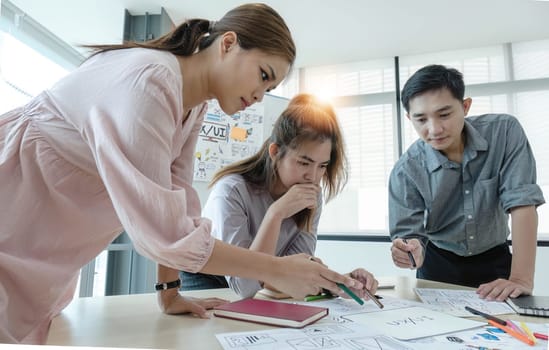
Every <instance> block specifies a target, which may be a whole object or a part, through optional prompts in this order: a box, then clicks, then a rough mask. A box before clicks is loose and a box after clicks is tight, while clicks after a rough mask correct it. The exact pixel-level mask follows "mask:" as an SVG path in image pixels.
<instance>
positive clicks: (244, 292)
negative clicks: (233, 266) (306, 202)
mask: <svg viewBox="0 0 549 350" xmlns="http://www.w3.org/2000/svg"><path fill="white" fill-rule="evenodd" d="M273 202H274V201H273V198H272V197H271V195H270V193H269V191H268V190H266V189H264V188H259V187H257V186H254V185H251V184H248V183H246V181H245V180H244V178H243V177H242V176H241V175H236V174H232V175H228V176H224V177H223V178H221V179H220V180H219V181H218V182H216V184H215V185H214V187H213V188H212V191H211V193H210V195H209V197H208V200H207V201H206V204H205V206H204V209H203V212H202V216H204V217H207V218H209V219H211V220H212V235H213V236H215V237H216V238H218V239H220V240H222V241H224V242H226V243H230V244H233V245H236V246H239V247H243V248H249V247H250V245H251V244H252V241H253V239H254V237H255V235H256V233H257V231H258V230H259V227H260V226H261V222H262V221H263V217H264V216H265V214H266V213H267V209H269V207H270V206H271V204H273ZM317 208H318V209H317V210H316V212H315V216H314V218H313V224H312V232H311V233H307V232H305V231H301V230H299V229H298V228H297V225H296V224H295V221H294V220H293V219H292V218H287V219H285V220H283V221H282V225H281V227H280V235H279V238H278V243H277V247H276V255H277V256H286V255H292V254H298V253H306V254H310V255H314V251H315V247H316V231H317V227H318V220H319V218H320V213H321V211H322V196H319V199H318V206H317ZM226 278H227V282H228V283H229V286H230V287H231V289H233V290H234V291H235V292H236V293H237V294H239V295H240V296H241V297H250V296H253V295H254V294H255V293H256V292H257V291H258V290H259V289H261V285H260V284H259V282H258V281H256V280H250V279H245V278H240V277H232V276H226Z"/></svg>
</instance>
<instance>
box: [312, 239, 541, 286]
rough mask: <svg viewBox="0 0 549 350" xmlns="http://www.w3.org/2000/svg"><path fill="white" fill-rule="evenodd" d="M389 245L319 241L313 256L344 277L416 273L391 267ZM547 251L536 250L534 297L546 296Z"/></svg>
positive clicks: (408, 274)
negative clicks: (359, 270) (356, 271)
mask: <svg viewBox="0 0 549 350" xmlns="http://www.w3.org/2000/svg"><path fill="white" fill-rule="evenodd" d="M390 246H391V245H390V243H388V242H387V243H379V242H337V241H318V244H317V249H316V256H318V257H319V258H321V259H322V260H323V261H324V263H325V264H327V265H328V266H329V267H330V268H332V269H333V270H335V271H338V272H341V273H345V272H350V271H351V270H353V269H355V268H357V267H363V268H365V269H367V270H368V271H370V272H372V273H373V274H374V275H375V276H379V277H382V276H415V271H412V270H408V269H401V268H398V267H396V266H395V265H394V264H393V261H392V259H391V252H390V250H389V248H390ZM547 266H549V247H538V250H537V259H536V275H535V279H534V294H537V295H549V278H547V277H548V274H547Z"/></svg>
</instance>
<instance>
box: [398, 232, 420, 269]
mask: <svg viewBox="0 0 549 350" xmlns="http://www.w3.org/2000/svg"><path fill="white" fill-rule="evenodd" d="M402 241H403V242H404V243H406V244H408V240H407V239H406V238H403V239H402ZM408 258H410V262H411V263H412V267H417V265H416V259H414V256H413V255H412V252H408Z"/></svg>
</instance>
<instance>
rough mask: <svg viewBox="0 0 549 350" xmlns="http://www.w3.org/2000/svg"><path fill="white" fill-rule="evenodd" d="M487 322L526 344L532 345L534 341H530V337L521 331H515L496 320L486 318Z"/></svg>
mask: <svg viewBox="0 0 549 350" xmlns="http://www.w3.org/2000/svg"><path fill="white" fill-rule="evenodd" d="M488 323H489V324H491V325H492V326H494V327H496V328H499V329H501V330H502V331H504V332H505V333H507V334H509V335H510V336H512V337H514V338H516V339H518V340H520V341H522V342H524V343H526V344H528V345H534V342H533V341H532V339H530V338H528V337H527V336H526V335H524V334H522V333H519V332H517V331H515V330H514V329H513V328H510V327H507V326H504V325H502V324H499V323H497V322H494V321H492V320H488Z"/></svg>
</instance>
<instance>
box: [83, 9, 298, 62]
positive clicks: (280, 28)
mask: <svg viewBox="0 0 549 350" xmlns="http://www.w3.org/2000/svg"><path fill="white" fill-rule="evenodd" d="M229 31H233V32H235V33H236V34H237V38H238V44H239V45H240V47H241V48H243V49H245V50H250V49H259V50H261V51H262V52H264V53H266V54H270V55H275V56H279V57H283V58H285V59H287V60H288V62H289V63H290V66H291V65H293V63H294V61H295V55H296V49H295V44H294V41H293V39H292V35H291V33H290V30H289V29H288V27H287V26H286V23H285V22H284V19H282V17H281V16H280V15H279V14H278V13H277V12H276V11H275V10H274V9H273V8H271V7H269V6H268V5H265V4H260V3H254V4H244V5H241V6H238V7H236V8H234V9H232V10H230V11H229V12H227V13H226V14H225V16H223V18H221V19H220V20H219V21H216V22H210V21H209V20H205V19H189V20H187V21H185V22H184V23H182V24H180V25H179V26H177V27H176V28H175V29H173V30H172V31H171V32H169V33H167V34H165V35H163V36H161V37H160V38H157V39H153V40H149V41H145V42H142V43H141V42H126V43H123V44H118V45H116V44H115V45H89V46H86V47H88V48H92V49H94V50H95V53H94V54H97V53H99V52H103V51H109V50H119V49H126V48H134V47H144V48H150V49H157V50H163V51H169V52H171V53H173V54H175V55H178V56H190V55H192V54H194V53H195V52H196V51H197V50H203V49H205V48H207V47H208V46H210V45H211V44H212V43H213V42H214V41H215V39H217V38H218V37H219V36H220V35H223V34H224V33H226V32H229Z"/></svg>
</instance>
